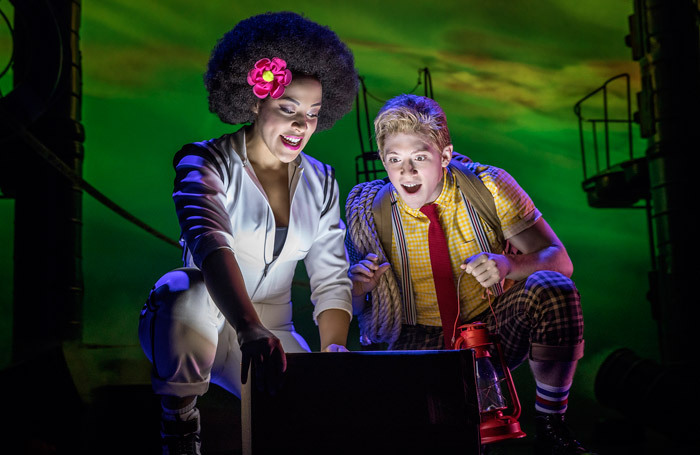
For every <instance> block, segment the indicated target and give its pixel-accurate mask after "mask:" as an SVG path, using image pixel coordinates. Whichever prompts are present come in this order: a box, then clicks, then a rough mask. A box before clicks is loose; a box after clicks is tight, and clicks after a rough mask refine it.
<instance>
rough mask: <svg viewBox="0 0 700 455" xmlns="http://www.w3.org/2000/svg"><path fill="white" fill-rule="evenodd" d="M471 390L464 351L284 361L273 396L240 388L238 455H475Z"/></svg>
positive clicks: (250, 386)
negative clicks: (454, 454) (446, 454)
mask: <svg viewBox="0 0 700 455" xmlns="http://www.w3.org/2000/svg"><path fill="white" fill-rule="evenodd" d="M252 376H253V377H254V375H252ZM475 382H476V381H475V376H474V357H473V353H472V351H471V350H458V351H376V352H373V351H362V352H349V353H348V352H345V353H319V352H315V353H301V354H287V372H286V374H285V381H284V384H283V386H282V389H281V390H280V391H279V392H277V393H276V394H275V395H274V396H270V395H268V394H267V393H265V392H260V391H259V390H258V389H257V387H256V384H255V383H254V380H253V379H250V380H248V382H247V384H246V385H245V386H244V387H243V392H242V398H241V421H242V448H243V454H244V455H252V454H255V455H262V454H272V453H275V454H279V453H285V454H294V453H303V454H312V453H313V454H315V453H319V454H320V453H323V454H350V453H353V454H362V455H368V454H393V453H401V454H402V455H406V454H414V453H416V454H417V453H424V454H425V453H436V451H437V450H438V449H440V450H441V451H442V449H448V450H450V449H456V450H459V452H458V453H460V455H468V454H479V446H480V439H479V407H478V402H477V395H476V385H475Z"/></svg>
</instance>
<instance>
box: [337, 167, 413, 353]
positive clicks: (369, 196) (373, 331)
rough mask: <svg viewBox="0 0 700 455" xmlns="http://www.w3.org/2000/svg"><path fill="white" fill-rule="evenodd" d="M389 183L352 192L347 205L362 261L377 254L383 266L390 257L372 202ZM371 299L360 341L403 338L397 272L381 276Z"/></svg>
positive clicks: (379, 182)
mask: <svg viewBox="0 0 700 455" xmlns="http://www.w3.org/2000/svg"><path fill="white" fill-rule="evenodd" d="M385 184H386V183H385V182H384V181H383V180H373V181H371V182H365V183H362V184H360V185H356V186H355V187H354V188H353V189H352V190H351V191H350V194H349V195H348V198H347V202H346V204H345V208H346V209H345V210H346V219H347V221H348V235H349V236H350V238H351V240H352V242H353V244H354V247H355V249H356V252H357V253H358V254H359V255H360V257H359V259H363V258H364V257H365V256H367V254H369V253H374V254H376V255H377V256H378V258H379V263H380V264H381V263H384V262H388V261H389V258H388V257H387V255H386V253H385V252H384V249H383V248H382V245H381V242H380V241H379V237H378V236H377V235H376V232H377V228H376V225H375V222H374V215H373V213H372V202H373V201H374V198H375V196H376V195H377V192H378V191H379V190H380V189H381V188H382V187H383V186H384V185H385ZM353 262H357V261H356V260H353ZM371 297H372V304H371V305H367V306H366V307H365V308H364V310H363V311H362V313H361V314H360V315H359V316H358V325H359V328H360V341H361V343H362V344H364V345H367V344H371V343H388V344H389V345H391V344H392V343H393V342H394V341H396V340H397V339H398V337H399V333H400V332H401V322H402V319H403V313H402V308H401V290H400V289H399V286H398V284H397V282H396V277H395V276H394V273H393V272H389V271H388V272H386V273H384V274H383V275H382V276H381V277H379V281H378V283H377V286H376V287H375V288H374V289H373V290H372V291H371Z"/></svg>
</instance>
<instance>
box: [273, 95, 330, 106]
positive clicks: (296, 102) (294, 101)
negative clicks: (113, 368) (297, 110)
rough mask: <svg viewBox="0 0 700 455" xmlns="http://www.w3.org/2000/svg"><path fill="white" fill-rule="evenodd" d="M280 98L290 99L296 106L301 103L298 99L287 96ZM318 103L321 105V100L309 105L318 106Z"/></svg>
mask: <svg viewBox="0 0 700 455" xmlns="http://www.w3.org/2000/svg"><path fill="white" fill-rule="evenodd" d="M281 99H283V100H287V101H291V102H292V103H294V104H296V105H297V106H300V105H301V103H300V102H299V101H297V100H295V99H294V98H290V97H288V96H283V97H282V98H281ZM320 105H321V102H318V103H316V104H312V105H311V107H316V106H320Z"/></svg>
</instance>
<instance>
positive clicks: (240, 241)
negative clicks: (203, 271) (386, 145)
mask: <svg viewBox="0 0 700 455" xmlns="http://www.w3.org/2000/svg"><path fill="white" fill-rule="evenodd" d="M173 165H174V167H175V170H176V177H175V189H174V192H173V200H174V201H175V207H176V211H177V216H178V219H179V221H180V227H181V230H182V236H181V243H182V244H183V249H184V255H183V261H184V263H185V265H186V266H196V267H200V266H201V264H202V260H203V259H204V258H205V257H206V256H207V255H208V254H209V253H211V252H212V251H214V250H216V249H218V248H230V249H231V250H232V251H233V253H234V254H235V256H236V259H237V261H238V264H239V266H240V269H241V272H242V274H243V278H244V280H245V284H246V288H247V291H248V295H249V296H250V299H251V300H252V301H253V302H254V303H269V304H289V303H290V300H291V284H292V279H293V278H294V272H295V269H296V266H297V262H298V261H299V260H302V259H303V260H304V264H305V266H306V271H307V273H308V275H309V282H310V286H311V301H312V303H313V304H314V306H315V309H314V312H313V318H314V321H316V318H317V316H318V314H320V313H321V312H322V311H324V310H327V309H330V308H339V309H343V310H345V311H347V312H348V313H349V314H350V315H351V317H352V304H351V295H350V287H351V282H350V279H349V278H348V275H347V273H348V263H347V259H346V257H345V250H344V246H343V241H344V237H345V225H344V223H343V221H342V220H341V219H340V208H339V200H338V183H337V182H336V180H335V176H334V171H333V168H332V167H331V166H328V165H325V164H323V163H321V162H319V161H318V160H316V159H314V158H312V157H310V156H308V155H306V154H304V153H301V154H300V155H299V156H298V157H297V159H296V160H295V161H294V162H293V163H291V165H290V200H291V207H290V215H289V226H288V231H287V238H286V241H285V243H284V247H283V248H282V250H281V252H280V254H279V256H278V257H277V258H276V259H274V260H273V248H274V236H275V218H274V215H273V213H272V209H271V208H270V205H269V203H268V201H267V196H266V195H265V192H264V191H263V189H262V186H261V185H260V183H259V181H258V179H257V177H256V176H255V172H254V171H253V168H252V166H251V165H250V164H249V162H248V160H247V155H246V147H245V131H244V128H241V129H239V130H238V131H237V132H235V133H233V134H226V135H224V136H221V137H220V138H217V139H211V140H208V141H204V142H197V143H192V144H187V145H185V146H184V147H183V148H182V149H181V150H180V151H179V152H178V153H177V154H176V155H175V158H174V161H173Z"/></svg>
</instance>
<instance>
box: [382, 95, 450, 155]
mask: <svg viewBox="0 0 700 455" xmlns="http://www.w3.org/2000/svg"><path fill="white" fill-rule="evenodd" d="M398 133H414V134H418V135H420V136H427V137H429V138H430V140H431V141H432V142H433V143H434V144H435V145H436V146H437V147H438V150H442V149H444V148H445V147H447V146H448V145H450V144H451V143H452V139H451V138H450V130H449V129H448V128H447V117H446V116H445V112H444V111H443V110H442V108H441V107H440V105H439V104H438V103H437V102H436V101H435V100H433V99H431V98H428V97H425V96H419V95H409V94H403V95H399V96H396V97H394V98H392V99H390V100H389V101H387V102H386V103H385V104H384V106H382V108H381V109H380V110H379V113H378V114H377V117H375V119H374V137H375V139H376V141H377V146H378V147H379V155H380V156H382V157H383V154H384V152H383V149H384V141H385V139H386V138H387V136H389V135H391V134H398Z"/></svg>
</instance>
